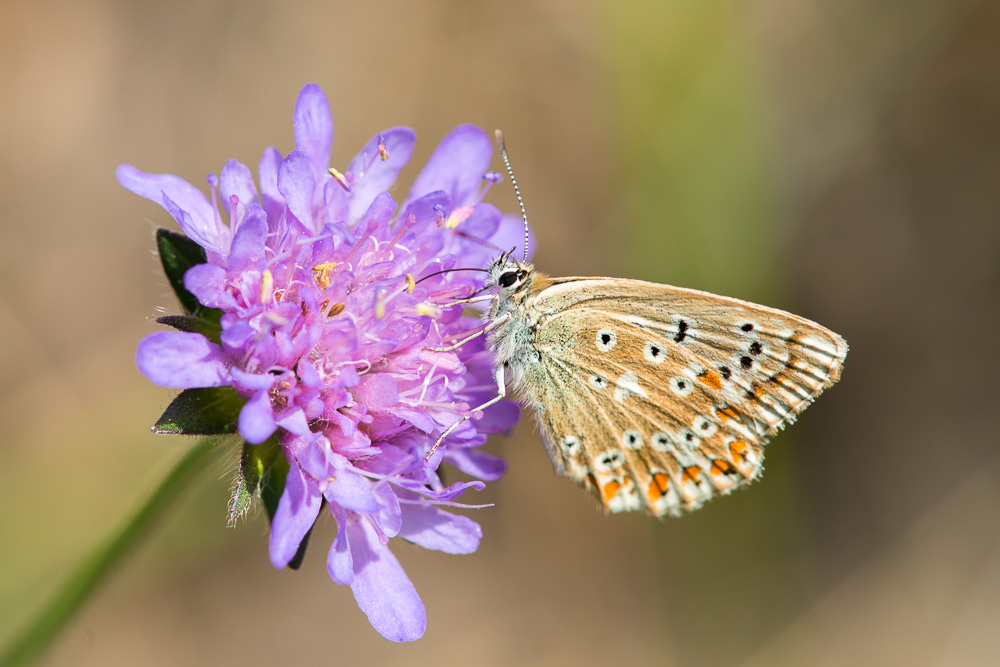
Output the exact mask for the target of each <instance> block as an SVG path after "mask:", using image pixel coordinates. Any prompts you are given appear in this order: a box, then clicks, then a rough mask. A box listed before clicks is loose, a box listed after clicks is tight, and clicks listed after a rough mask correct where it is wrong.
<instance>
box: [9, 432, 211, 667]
mask: <svg viewBox="0 0 1000 667" xmlns="http://www.w3.org/2000/svg"><path fill="white" fill-rule="evenodd" d="M213 449H214V448H213V446H212V443H211V442H210V441H209V440H207V439H206V440H200V441H199V442H197V443H196V444H195V446H194V447H192V448H191V449H190V450H189V451H188V453H187V454H185V455H184V457H183V458H182V459H181V460H180V461H178V462H177V464H176V465H175V466H174V468H173V469H172V470H171V471H170V473H169V474H168V475H167V476H166V477H165V478H164V479H163V481H162V482H160V484H159V486H157V487H156V488H155V489H154V490H153V492H152V493H151V494H150V496H149V497H148V498H147V499H146V501H145V502H144V503H142V505H140V506H139V507H138V509H137V510H136V511H135V513H134V514H133V515H132V516H131V517H129V518H128V520H126V521H125V522H124V523H123V524H122V525H121V527H120V528H119V529H118V530H117V531H115V532H113V533H111V534H110V535H109V536H108V537H107V538H106V539H105V540H104V542H103V543H102V544H100V545H98V546H97V547H96V548H95V549H94V550H93V552H91V553H90V554H89V555H88V556H86V557H85V558H84V560H83V562H81V563H80V566H79V567H78V568H77V570H76V572H74V573H73V575H72V576H71V577H70V578H69V579H68V580H67V581H66V583H65V584H64V585H63V587H62V589H61V590H60V591H59V592H58V593H57V594H56V596H55V598H54V599H53V600H52V601H51V602H50V603H49V604H48V605H47V606H46V607H45V608H44V609H43V610H42V611H41V613H40V614H39V615H38V617H37V618H36V619H35V620H34V622H33V623H31V624H30V625H29V626H28V627H27V628H25V629H24V630H23V632H22V633H21V634H20V636H19V637H16V638H15V639H14V641H13V643H12V644H11V645H10V646H8V647H7V649H6V650H5V652H4V653H3V654H0V665H5V666H6V667H13V666H14V665H25V664H30V663H31V662H32V661H34V660H36V659H37V658H38V657H39V655H40V654H41V653H42V651H44V650H45V648H46V647H47V646H48V645H49V643H50V642H51V641H52V639H53V638H55V636H56V635H57V634H59V631H60V630H62V628H63V627H64V626H65V625H66V623H67V622H68V621H69V620H70V619H71V618H72V617H73V614H75V613H76V612H77V610H79V609H80V607H81V606H83V603H84V602H86V601H87V599H88V598H89V597H90V595H91V594H92V593H93V592H94V591H95V590H96V589H97V587H98V586H99V585H100V584H101V583H102V582H103V581H104V579H105V577H106V576H107V575H108V573H109V572H111V571H112V570H113V569H114V568H115V567H116V566H117V565H118V564H119V563H120V562H121V561H122V558H123V557H124V556H125V555H126V554H128V553H129V552H130V551H131V550H132V549H133V547H135V546H136V545H137V544H138V542H139V540H140V539H141V538H142V537H143V535H145V533H146V530H147V529H148V528H149V527H150V525H151V524H152V522H153V520H154V519H156V518H157V516H158V515H159V513H160V512H161V510H163V509H164V508H165V507H166V506H167V505H168V504H169V503H170V501H171V500H172V499H173V498H174V496H175V495H176V494H177V492H178V491H179V490H181V489H182V488H183V487H184V485H185V484H186V482H187V481H188V480H189V479H190V478H191V476H192V474H193V473H194V472H196V471H197V470H199V469H201V467H202V466H201V463H202V462H203V461H204V459H205V458H206V457H207V456H208V455H209V454H210V453H211V452H212V451H213Z"/></svg>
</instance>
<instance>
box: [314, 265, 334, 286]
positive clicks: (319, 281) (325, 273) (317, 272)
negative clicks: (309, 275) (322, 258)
mask: <svg viewBox="0 0 1000 667" xmlns="http://www.w3.org/2000/svg"><path fill="white" fill-rule="evenodd" d="M335 268H337V263H336V262H323V263H322V264H317V265H316V266H314V267H312V272H313V280H314V281H315V282H316V286H317V287H319V288H320V289H322V290H326V289H329V288H330V272H331V271H333V270H334V269H335Z"/></svg>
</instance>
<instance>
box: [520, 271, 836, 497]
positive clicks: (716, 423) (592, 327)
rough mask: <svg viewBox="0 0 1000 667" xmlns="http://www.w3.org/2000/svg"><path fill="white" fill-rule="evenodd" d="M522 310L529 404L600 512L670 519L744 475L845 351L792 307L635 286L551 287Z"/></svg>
mask: <svg viewBox="0 0 1000 667" xmlns="http://www.w3.org/2000/svg"><path fill="white" fill-rule="evenodd" d="M533 310H534V311H535V312H536V313H537V314H538V316H539V320H538V321H539V325H538V328H537V331H536V338H535V346H536V348H537V349H538V351H539V353H540V363H539V364H538V365H537V366H535V367H534V368H532V369H531V370H530V371H529V373H530V374H532V377H531V378H530V379H529V381H528V382H526V383H525V386H526V387H527V388H529V390H530V391H532V393H533V395H530V396H528V397H527V398H528V400H529V402H531V403H532V404H533V405H534V407H535V408H536V413H537V417H538V421H539V424H540V426H541V430H542V434H543V438H544V439H545V442H546V446H547V448H548V450H549V454H550V456H551V457H552V460H553V463H554V465H555V467H556V469H557V472H560V473H561V474H565V475H567V476H569V477H570V478H572V479H573V480H574V481H576V482H577V483H579V484H581V485H583V486H585V487H587V488H589V489H590V490H591V491H593V492H594V493H595V495H596V496H597V497H598V499H599V500H600V501H601V503H602V504H603V505H604V506H605V507H606V508H607V509H608V510H610V511H624V510H634V509H645V510H646V511H648V512H650V513H652V514H656V515H663V514H667V513H671V514H676V513H679V512H680V511H681V510H684V509H694V508H696V507H698V506H699V505H700V504H701V503H702V502H703V501H704V500H706V499H708V498H709V497H711V496H712V495H713V493H715V492H719V493H727V492H729V491H731V490H732V489H734V488H736V487H737V486H740V485H742V484H744V483H746V482H747V481H749V480H751V479H754V478H755V477H756V476H757V475H758V474H759V473H760V471H761V460H762V457H763V450H762V446H763V445H764V444H765V443H766V441H767V437H768V436H770V435H772V434H773V433H775V432H776V431H777V430H779V429H780V428H782V427H783V426H785V425H787V424H789V423H791V422H792V421H794V419H795V416H796V415H797V414H798V413H799V412H801V411H802V410H804V409H805V408H806V407H807V406H808V405H809V404H810V403H811V402H812V401H813V400H814V399H815V397H816V396H818V395H819V393H820V392H822V391H823V390H824V389H825V388H826V387H829V386H830V385H832V384H833V383H834V382H836V380H837V379H838V378H839V376H840V370H841V366H842V364H843V359H844V356H845V355H846V352H847V346H846V343H844V341H843V339H841V338H840V337H839V336H837V334H834V333H833V332H831V331H829V330H827V329H825V328H823V327H821V326H819V325H817V324H815V323H813V322H810V321H809V320H806V319H804V318H800V317H798V316H795V315H792V314H790V313H784V312H782V311H778V310H775V309H771V308H766V307H763V306H757V305H754V304H749V303H745V302H742V301H738V300H735V299H727V298H724V297H716V296H714V295H710V294H706V293H703V292H697V291H694V290H684V289H680V288H674V287H669V286H665V285H656V284H652V283H643V282H640V281H621V280H607V279H563V280H561V281H555V284H554V285H553V286H552V287H549V288H548V289H546V290H544V291H543V292H542V293H541V294H540V296H539V297H538V298H537V299H536V301H535V303H534V304H533ZM602 331H608V332H612V333H614V336H615V342H614V344H613V345H612V346H611V347H610V348H608V347H607V346H606V345H605V346H604V347H602V346H601V345H600V344H599V340H598V339H599V334H600V332H602ZM654 350H659V354H654V353H653V351H654Z"/></svg>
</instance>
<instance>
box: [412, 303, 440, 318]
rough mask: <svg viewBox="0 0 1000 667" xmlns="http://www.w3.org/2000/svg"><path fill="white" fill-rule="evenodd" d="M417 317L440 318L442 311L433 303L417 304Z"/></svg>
mask: <svg viewBox="0 0 1000 667" xmlns="http://www.w3.org/2000/svg"><path fill="white" fill-rule="evenodd" d="M417 315H426V316H428V317H440V315H441V309H440V308H438V307H437V306H435V305H434V304H432V303H426V302H421V303H418V304H417Z"/></svg>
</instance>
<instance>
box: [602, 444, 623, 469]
mask: <svg viewBox="0 0 1000 667" xmlns="http://www.w3.org/2000/svg"><path fill="white" fill-rule="evenodd" d="M624 464H625V457H624V455H623V454H622V453H621V451H619V450H617V449H609V450H607V451H606V452H604V453H602V454H601V455H599V456H598V457H597V468H598V470H601V471H605V472H607V471H609V470H614V469H615V468H620V467H622V466H623V465H624Z"/></svg>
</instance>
